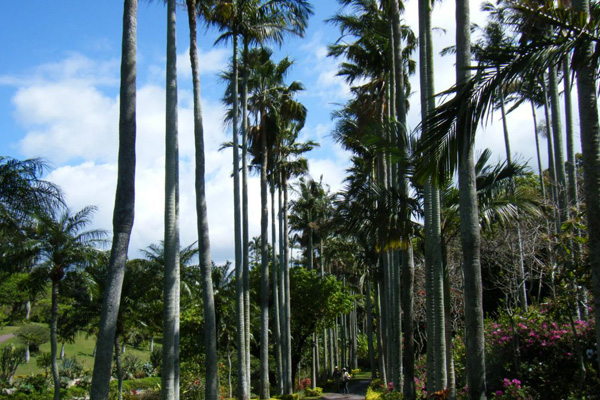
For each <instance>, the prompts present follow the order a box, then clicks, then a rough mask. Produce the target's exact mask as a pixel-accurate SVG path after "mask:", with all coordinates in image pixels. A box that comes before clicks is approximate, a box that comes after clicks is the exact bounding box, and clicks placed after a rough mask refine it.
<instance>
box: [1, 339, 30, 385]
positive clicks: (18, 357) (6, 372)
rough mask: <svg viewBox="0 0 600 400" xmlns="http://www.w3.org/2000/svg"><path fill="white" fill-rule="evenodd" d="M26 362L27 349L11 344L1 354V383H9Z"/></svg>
mask: <svg viewBox="0 0 600 400" xmlns="http://www.w3.org/2000/svg"><path fill="white" fill-rule="evenodd" d="M24 361H25V349H24V348H22V347H20V348H16V347H15V346H14V345H12V344H10V345H8V346H6V347H5V348H3V349H2V351H1V352H0V383H2V382H5V383H8V382H10V381H11V380H12V377H13V376H14V375H15V372H17V368H18V367H19V365H21V364H22V363H23V362H24Z"/></svg>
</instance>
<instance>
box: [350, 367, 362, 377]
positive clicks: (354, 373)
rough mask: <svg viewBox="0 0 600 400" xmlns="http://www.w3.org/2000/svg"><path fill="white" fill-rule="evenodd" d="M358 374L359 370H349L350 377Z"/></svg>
mask: <svg viewBox="0 0 600 400" xmlns="http://www.w3.org/2000/svg"><path fill="white" fill-rule="evenodd" d="M358 374H360V368H357V369H351V370H350V375H352V376H355V375H358Z"/></svg>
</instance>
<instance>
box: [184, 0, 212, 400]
mask: <svg viewBox="0 0 600 400" xmlns="http://www.w3.org/2000/svg"><path fill="white" fill-rule="evenodd" d="M187 11H188V22H189V26H190V62H191V66H192V80H193V91H194V140H195V143H194V144H195V146H194V147H195V149H196V214H197V226H198V250H199V258H200V259H199V262H200V268H201V270H202V294H203V296H202V300H203V303H204V346H205V352H206V358H205V368H206V375H205V376H206V387H205V395H204V398H205V399H206V400H217V399H218V398H219V385H218V371H217V361H218V356H217V332H216V330H217V325H216V318H215V299H214V294H213V282H212V260H211V257H210V237H209V230H208V212H207V207H206V184H205V180H204V175H205V172H206V168H205V156H204V127H203V125H202V103H201V97H200V69H199V62H198V45H197V31H196V27H197V25H196V18H197V13H196V0H187Z"/></svg>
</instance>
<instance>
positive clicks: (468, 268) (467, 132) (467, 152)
mask: <svg viewBox="0 0 600 400" xmlns="http://www.w3.org/2000/svg"><path fill="white" fill-rule="evenodd" d="M470 29H471V23H470V16H469V1H468V0H456V82H457V85H458V86H461V85H464V84H465V83H467V82H468V81H469V79H470V70H469V67H470V65H471V34H470ZM475 129H476V127H475V126H470V124H469V123H468V122H467V120H466V118H465V116H462V115H459V122H458V129H457V132H459V134H460V135H461V136H462V146H461V147H460V148H459V168H458V183H459V198H460V199H459V206H460V234H461V247H462V251H463V275H464V310H465V339H466V343H465V347H466V353H467V357H466V370H467V371H466V374H467V384H468V385H469V399H470V400H475V399H485V398H486V395H485V391H486V382H485V352H484V348H485V342H484V329H483V304H482V297H483V294H482V282H481V259H480V251H481V237H480V232H479V211H478V205H477V191H476V190H477V188H476V186H475V162H474V143H473V142H474V140H473V137H474V134H473V133H474V130H475Z"/></svg>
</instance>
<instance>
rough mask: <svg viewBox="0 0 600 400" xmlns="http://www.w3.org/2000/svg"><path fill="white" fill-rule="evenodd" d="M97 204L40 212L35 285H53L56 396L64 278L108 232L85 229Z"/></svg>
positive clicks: (83, 260)
mask: <svg viewBox="0 0 600 400" xmlns="http://www.w3.org/2000/svg"><path fill="white" fill-rule="evenodd" d="M95 211H96V207H93V206H88V207H85V208H83V209H82V210H80V211H78V212H76V213H71V211H70V210H69V209H68V208H65V209H51V210H47V211H46V212H43V213H38V214H37V215H36V221H35V224H36V236H35V241H36V244H35V247H36V251H37V254H38V256H37V257H38V260H39V261H38V264H37V266H36V268H35V269H34V270H33V271H32V273H31V279H32V282H33V284H32V285H34V286H37V287H42V286H43V284H44V282H47V281H50V282H51V284H52V295H51V298H52V307H51V317H50V345H51V357H52V375H53V379H54V385H55V387H54V398H55V399H56V400H57V399H58V398H59V396H60V378H59V371H58V367H57V364H56V356H57V333H58V332H57V330H58V303H59V287H60V283H61V281H62V280H63V279H64V278H65V275H66V274H67V272H69V271H70V270H73V269H76V268H78V267H79V268H81V267H82V266H83V265H85V263H86V262H87V261H88V260H91V259H92V257H93V255H94V254H95V252H96V251H97V250H96V248H95V247H94V246H95V245H98V244H101V243H102V242H103V240H104V239H103V238H104V236H105V232H104V231H102V230H98V229H93V230H84V229H85V227H86V226H87V225H89V224H90V223H91V222H92V216H93V214H94V212H95Z"/></svg>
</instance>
